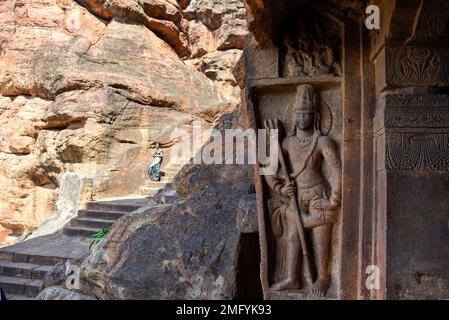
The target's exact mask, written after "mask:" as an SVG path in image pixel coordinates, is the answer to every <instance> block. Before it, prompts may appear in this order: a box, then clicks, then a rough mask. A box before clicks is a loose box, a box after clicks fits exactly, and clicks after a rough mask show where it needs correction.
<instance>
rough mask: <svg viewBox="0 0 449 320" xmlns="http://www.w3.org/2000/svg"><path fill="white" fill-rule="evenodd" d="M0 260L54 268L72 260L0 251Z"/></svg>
mask: <svg viewBox="0 0 449 320" xmlns="http://www.w3.org/2000/svg"><path fill="white" fill-rule="evenodd" d="M0 260H4V261H12V262H21V263H31V264H35V265H40V266H54V265H55V264H57V263H59V262H66V261H67V260H72V259H70V258H66V257H54V256H51V257H50V256H47V255H36V254H24V253H19V252H11V251H7V250H1V249H0Z"/></svg>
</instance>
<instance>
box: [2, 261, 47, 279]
mask: <svg viewBox="0 0 449 320" xmlns="http://www.w3.org/2000/svg"><path fill="white" fill-rule="evenodd" d="M38 267H39V266H38V265H37V264H30V263H23V262H13V261H5V260H0V275H2V276H8V277H19V278H28V279H31V278H32V276H33V270H34V269H36V268H38Z"/></svg>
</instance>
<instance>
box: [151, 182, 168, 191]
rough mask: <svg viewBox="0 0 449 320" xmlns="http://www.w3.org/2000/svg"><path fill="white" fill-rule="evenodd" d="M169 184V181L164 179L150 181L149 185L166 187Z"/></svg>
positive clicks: (159, 187)
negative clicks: (163, 180)
mask: <svg viewBox="0 0 449 320" xmlns="http://www.w3.org/2000/svg"><path fill="white" fill-rule="evenodd" d="M167 185H168V183H167V182H162V181H149V182H148V184H147V186H148V187H150V188H155V189H156V188H158V189H164V188H165V187H166V186H167Z"/></svg>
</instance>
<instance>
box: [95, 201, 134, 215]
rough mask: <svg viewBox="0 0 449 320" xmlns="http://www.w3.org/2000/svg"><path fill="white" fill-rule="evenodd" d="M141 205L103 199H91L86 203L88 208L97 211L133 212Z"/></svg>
mask: <svg viewBox="0 0 449 320" xmlns="http://www.w3.org/2000/svg"><path fill="white" fill-rule="evenodd" d="M140 207H141V205H136V204H129V203H126V202H123V203H120V202H113V201H111V202H103V201H89V202H87V203H86V209H87V210H96V211H115V212H124V213H128V212H132V211H134V210H137V209H139V208H140Z"/></svg>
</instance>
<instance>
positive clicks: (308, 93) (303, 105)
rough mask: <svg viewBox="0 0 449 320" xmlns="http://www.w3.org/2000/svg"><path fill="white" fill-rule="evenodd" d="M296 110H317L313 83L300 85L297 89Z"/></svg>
mask: <svg viewBox="0 0 449 320" xmlns="http://www.w3.org/2000/svg"><path fill="white" fill-rule="evenodd" d="M295 111H296V112H315V111H316V110H315V102H314V95H313V89H312V86H311V85H300V86H298V87H297V89H296V96H295Z"/></svg>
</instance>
